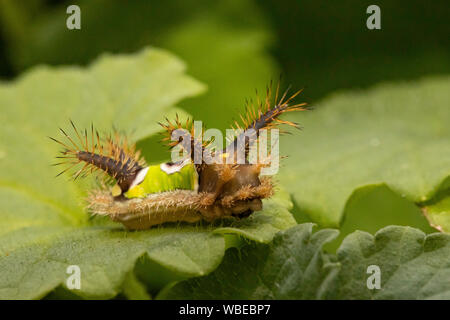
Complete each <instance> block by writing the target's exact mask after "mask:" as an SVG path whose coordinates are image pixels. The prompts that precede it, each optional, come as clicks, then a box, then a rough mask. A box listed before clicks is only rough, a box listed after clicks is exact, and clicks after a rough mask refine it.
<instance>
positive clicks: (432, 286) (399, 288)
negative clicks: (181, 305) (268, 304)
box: [159, 224, 450, 299]
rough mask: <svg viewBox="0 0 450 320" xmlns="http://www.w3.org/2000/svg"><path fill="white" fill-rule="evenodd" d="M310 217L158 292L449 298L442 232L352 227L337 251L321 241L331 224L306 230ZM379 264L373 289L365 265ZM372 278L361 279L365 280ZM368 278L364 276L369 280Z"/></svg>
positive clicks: (449, 269)
mask: <svg viewBox="0 0 450 320" xmlns="http://www.w3.org/2000/svg"><path fill="white" fill-rule="evenodd" d="M311 229H312V225H311V224H302V225H298V226H295V227H293V228H291V229H288V230H286V231H282V232H280V233H279V234H278V235H277V236H276V237H275V238H274V240H273V243H272V244H270V245H263V244H254V245H252V246H249V247H246V248H243V249H241V250H240V251H238V250H237V249H232V250H229V251H227V253H226V256H225V258H224V260H223V262H222V264H221V265H220V266H219V267H218V268H217V270H215V271H214V272H213V273H211V274H210V275H208V276H205V277H201V278H193V279H189V280H186V281H183V282H180V283H178V284H176V285H175V286H173V287H172V288H168V289H166V290H165V291H163V292H162V293H161V294H160V296H159V298H168V299H179V298H181V299H237V298H238V299H449V298H450V280H449V279H450V262H449V259H448V256H449V254H450V236H449V235H445V234H438V233H435V234H432V235H428V236H426V235H425V234H424V233H423V232H421V231H420V230H417V229H413V228H409V227H400V226H389V227H386V228H384V229H382V230H380V231H379V232H377V233H376V235H375V236H372V235H370V234H368V233H366V232H361V231H357V232H354V233H352V234H350V235H349V236H347V237H346V239H345V240H344V242H343V243H342V245H341V246H340V248H339V250H338V252H337V255H331V254H325V253H324V252H323V251H322V249H321V248H322V246H323V244H325V243H326V242H328V241H330V240H331V239H333V238H334V237H335V236H336V234H337V231H336V230H331V229H323V230H320V231H317V232H315V233H313V234H312V233H311ZM373 265H376V266H378V267H379V269H380V275H381V276H380V285H381V287H380V289H376V288H375V289H369V288H368V286H367V282H368V278H369V277H370V276H371V275H372V274H373V273H372V272H370V273H368V272H367V270H368V267H369V266H373ZM371 281H372V280H371V279H369V282H371ZM371 283H372V282H371Z"/></svg>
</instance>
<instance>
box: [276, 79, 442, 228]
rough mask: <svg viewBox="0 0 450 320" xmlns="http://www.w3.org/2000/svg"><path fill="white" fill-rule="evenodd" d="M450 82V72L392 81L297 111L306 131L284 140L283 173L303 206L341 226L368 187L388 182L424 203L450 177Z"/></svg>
mask: <svg viewBox="0 0 450 320" xmlns="http://www.w3.org/2000/svg"><path fill="white" fill-rule="evenodd" d="M449 85H450V78H448V77H436V78H428V79H424V80H421V81H417V82H409V83H400V84H392V83H386V84H382V85H378V86H377V87H375V88H373V89H371V90H368V91H357V92H341V93H336V94H334V95H332V96H330V97H329V98H327V99H325V100H324V101H322V102H320V103H318V105H317V107H318V108H317V109H315V110H313V111H309V112H302V113H297V115H294V114H292V116H291V117H290V119H291V120H294V121H298V122H300V123H301V124H302V126H303V127H304V130H303V131H302V134H300V135H293V136H289V137H285V138H284V139H283V140H282V141H281V143H280V146H281V149H283V150H284V151H282V154H285V155H288V156H289V158H288V159H287V160H286V162H285V165H284V167H283V168H281V170H280V176H279V179H280V181H281V183H282V184H283V186H284V187H286V189H287V190H290V191H291V192H292V194H293V199H294V201H295V204H296V206H297V207H298V208H299V210H300V211H301V212H302V213H303V214H305V215H306V216H308V217H309V219H312V220H313V221H314V222H317V223H319V224H320V225H322V226H335V227H336V226H339V224H340V223H341V221H342V219H343V215H344V210H345V207H346V203H347V201H348V199H349V198H350V196H351V195H352V194H354V193H355V192H357V191H359V190H363V188H367V187H370V186H372V187H373V186H378V185H382V184H385V185H386V186H387V187H388V188H389V189H391V190H392V191H394V192H395V193H396V194H397V195H399V196H401V197H403V198H405V199H406V200H408V201H412V202H414V203H417V204H421V203H423V202H425V201H427V200H429V199H431V198H432V197H433V196H434V195H435V194H436V192H437V191H438V190H439V188H440V185H441V183H442V181H443V180H444V179H445V178H446V177H448V176H449V175H450V144H449V143H448V141H449V138H450V127H449V126H448V119H450V109H449V108H448V106H449V104H450V91H449V90H447V88H448V87H449ZM299 159H301V162H299Z"/></svg>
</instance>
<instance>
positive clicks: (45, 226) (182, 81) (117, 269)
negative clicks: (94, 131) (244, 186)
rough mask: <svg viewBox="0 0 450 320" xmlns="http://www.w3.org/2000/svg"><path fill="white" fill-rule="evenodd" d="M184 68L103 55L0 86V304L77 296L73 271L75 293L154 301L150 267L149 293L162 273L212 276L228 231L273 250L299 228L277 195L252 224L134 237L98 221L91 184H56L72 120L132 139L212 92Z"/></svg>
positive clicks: (154, 55) (152, 54) (168, 60)
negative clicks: (86, 200)
mask: <svg viewBox="0 0 450 320" xmlns="http://www.w3.org/2000/svg"><path fill="white" fill-rule="evenodd" d="M183 71H184V65H183V63H182V62H180V60H178V59H177V58H175V57H174V56H172V55H171V54H169V53H167V52H164V51H161V50H156V49H149V50H144V51H142V52H141V53H139V54H134V55H129V56H121V55H119V56H109V55H108V56H103V57H102V58H100V59H99V60H98V61H96V62H95V63H94V64H92V65H91V66H90V67H88V68H79V67H57V68H50V67H38V68H36V69H35V70H33V71H31V72H29V73H27V74H25V75H24V76H22V77H21V78H20V79H18V80H17V81H16V82H13V83H4V84H2V85H0V105H1V106H2V117H1V126H0V135H1V136H2V137H3V139H2V140H1V142H0V269H1V270H2V272H1V274H0V298H2V299H35V298H41V297H44V296H46V295H47V294H49V293H51V292H53V294H51V295H50V297H52V298H57V297H58V296H69V295H70V294H67V291H68V290H69V289H68V287H67V284H66V281H67V279H68V277H69V276H70V274H68V273H67V272H66V271H67V267H68V266H70V265H77V266H79V267H80V270H81V288H80V289H73V290H70V293H72V294H73V296H78V297H83V298H111V297H114V296H116V295H117V294H119V293H121V292H122V293H123V294H124V295H125V296H128V297H135V298H148V297H149V295H148V293H146V292H145V290H144V288H143V287H142V283H141V282H140V280H139V279H137V278H133V275H134V270H135V267H136V265H137V264H140V262H141V261H143V260H145V261H147V262H150V263H151V265H152V266H151V268H148V269H146V268H145V267H144V270H143V271H144V273H145V274H146V276H147V277H148V278H149V279H150V284H152V283H153V284H155V283H156V284H155V286H163V285H165V284H166V283H160V280H161V279H162V278H163V277H162V275H168V277H167V279H168V280H167V281H170V280H171V279H173V278H176V279H186V278H188V277H192V276H200V275H205V274H207V273H209V272H211V271H212V270H214V269H215V268H216V266H217V265H218V264H219V263H220V261H221V259H222V257H223V255H224V251H225V248H226V241H225V237H224V236H223V235H222V233H226V234H228V235H230V234H242V235H244V236H247V237H249V238H252V239H257V240H260V241H265V242H268V241H270V240H271V239H272V236H273V235H274V234H275V233H276V232H277V231H279V230H281V229H284V228H287V227H289V226H292V225H294V224H295V220H294V219H293V217H292V215H291V214H290V213H289V212H288V210H287V209H284V208H290V207H292V203H291V202H290V200H289V199H286V198H283V195H282V194H280V195H279V196H278V197H279V198H277V197H274V198H273V199H271V200H268V201H266V202H265V204H264V206H265V209H264V210H263V211H262V212H260V213H258V215H256V216H255V217H250V218H249V219H248V220H247V221H246V222H245V221H244V220H242V221H239V222H236V223H235V222H234V221H233V220H231V221H223V222H222V223H220V225H208V224H206V223H203V224H197V225H186V224H169V225H165V226H161V227H158V228H152V229H150V230H146V231H140V232H128V231H125V230H124V228H123V227H122V226H121V225H120V224H115V223H112V222H109V221H107V220H105V219H101V218H95V219H89V216H88V214H87V213H86V211H85V209H84V205H83V197H84V196H85V194H86V190H87V189H88V188H90V187H92V186H91V184H92V183H91V182H92V181H89V180H88V181H84V182H82V183H81V181H77V182H74V181H70V180H69V181H67V178H66V179H64V178H61V177H59V178H55V174H56V173H57V172H58V171H57V169H56V168H54V167H51V166H50V163H51V162H52V160H53V158H54V156H55V155H56V154H57V151H58V148H59V147H58V146H57V145H56V143H54V142H52V141H50V140H49V139H47V138H46V136H47V135H55V134H56V133H57V129H58V126H63V127H64V126H66V125H68V119H69V118H71V119H73V120H74V122H75V123H77V124H78V125H79V127H85V126H89V124H90V122H91V121H93V122H94V123H95V125H96V127H98V128H99V129H100V130H107V129H110V128H111V126H112V125H113V124H114V125H115V126H116V127H118V128H119V129H125V130H130V131H131V130H134V132H132V133H133V135H132V138H134V139H138V138H141V137H145V136H147V135H149V134H152V133H155V132H156V131H157V130H159V128H158V127H157V125H156V121H158V120H160V119H161V118H163V116H168V117H170V116H171V115H172V116H173V115H174V113H175V111H176V108H173V105H174V104H175V103H177V102H178V101H179V100H180V99H183V98H185V97H188V96H192V95H195V94H198V93H200V92H201V91H202V90H203V86H202V85H201V84H200V83H198V82H197V81H196V80H194V79H192V78H191V77H189V76H186V75H185V74H184V73H183ZM230 226H232V227H233V228H231V229H223V230H221V229H220V228H221V227H226V228H228V227H230ZM216 230H217V231H216ZM236 237H237V236H236ZM141 271H142V270H141ZM147 280H148V279H147ZM146 282H148V281H146ZM55 289H57V290H56V291H53V290H55ZM61 291H62V294H61V295H59V294H60V293H61ZM64 291H65V292H64Z"/></svg>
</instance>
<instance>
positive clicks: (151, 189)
mask: <svg viewBox="0 0 450 320" xmlns="http://www.w3.org/2000/svg"><path fill="white" fill-rule="evenodd" d="M300 92H301V90H300V91H298V92H296V93H295V94H293V95H292V96H290V97H287V91H286V92H285V93H284V94H283V95H282V96H281V98H280V99H278V93H279V85H278V86H277V88H276V90H275V94H274V96H272V89H271V86H269V87H268V89H267V92H266V95H265V97H264V99H261V100H260V99H258V100H257V102H255V103H247V108H246V113H245V114H244V115H241V116H240V118H241V120H242V123H240V124H239V123H237V122H235V125H234V127H233V129H234V130H236V132H238V133H237V134H236V135H235V137H234V139H233V140H232V141H231V142H230V143H229V144H228V145H227V148H225V149H224V150H217V149H213V148H210V146H211V142H203V141H202V139H199V138H198V137H195V134H194V125H193V123H194V122H193V121H189V119H188V120H187V122H186V123H181V121H180V120H179V119H178V117H177V118H176V119H175V120H174V121H172V122H171V121H169V120H168V119H166V121H167V122H166V123H164V124H161V123H160V125H161V126H162V127H163V128H164V129H165V134H166V137H165V138H164V139H163V141H165V142H166V143H168V145H169V147H171V148H174V147H175V146H179V147H181V148H182V149H183V150H185V151H187V152H186V154H187V156H186V157H185V158H184V159H181V160H179V161H176V162H167V163H162V164H160V165H150V166H149V165H146V164H145V161H143V159H142V158H141V157H140V153H139V151H136V150H135V145H134V144H130V143H129V142H128V141H127V140H126V139H125V138H123V137H121V136H120V135H119V134H114V135H112V136H108V137H106V138H102V137H101V136H100V135H99V133H98V132H97V131H95V130H94V128H93V126H91V128H90V129H89V130H84V132H83V131H79V130H78V129H77V128H76V126H75V125H74V123H73V122H72V121H71V125H72V128H73V131H74V135H73V136H72V137H71V136H70V135H68V134H67V133H66V132H65V131H64V130H62V129H60V130H61V132H62V134H63V136H64V138H65V139H64V140H65V141H59V140H56V139H54V138H51V139H52V140H54V141H56V142H57V143H59V144H60V145H62V146H63V150H62V151H61V155H60V156H58V157H57V158H60V159H63V161H62V162H60V163H57V165H59V164H66V165H68V167H67V168H66V169H65V170H64V171H63V172H66V171H68V170H69V169H71V168H73V167H76V166H77V165H80V164H81V167H80V168H79V169H78V170H77V171H75V173H73V177H74V178H75V179H76V178H77V177H79V176H84V175H87V174H92V173H94V172H95V171H99V172H101V173H102V174H104V176H105V177H106V178H107V179H109V180H110V181H113V182H115V183H116V184H115V187H107V185H108V184H104V185H105V186H104V187H102V188H100V189H99V190H94V191H91V192H90V194H89V196H88V198H87V201H88V210H89V211H90V212H91V213H92V214H97V215H104V216H109V217H110V218H111V219H112V220H113V221H117V222H121V223H122V224H123V225H125V226H126V227H127V228H128V229H131V230H136V229H148V228H150V227H151V226H153V225H159V224H162V223H165V222H196V221H199V220H202V219H203V220H206V221H213V220H215V219H221V218H225V217H232V216H233V217H240V218H242V217H246V216H248V215H250V214H251V213H252V212H254V211H259V210H261V209H262V199H266V198H269V197H270V196H271V195H272V194H273V182H272V180H271V178H270V176H261V170H262V168H264V167H265V166H267V161H261V160H259V159H258V161H256V163H252V162H250V161H249V159H248V158H249V151H250V149H251V148H252V147H253V146H254V145H255V142H257V141H258V139H259V138H260V133H261V132H262V131H263V130H265V129H273V128H276V127H277V126H278V125H280V124H286V125H289V126H293V127H298V125H297V124H296V123H293V122H290V121H287V120H281V119H279V118H278V117H279V116H280V115H281V114H283V113H286V112H290V111H300V110H305V109H306V108H305V106H306V103H300V104H291V102H292V101H293V99H294V98H295V97H296V96H297V95H298V94H299V93H300ZM177 130H183V131H182V132H184V133H183V134H181V135H179V136H178V138H177V139H176V140H175V141H173V134H174V132H175V131H177ZM200 138H202V137H200ZM240 142H242V143H240ZM239 147H243V148H244V151H243V155H244V156H243V159H242V157H239V156H238V150H239ZM230 150H231V151H230ZM205 151H209V152H205ZM199 154H200V155H204V154H209V155H210V157H209V158H208V157H200V159H201V160H200V161H199V162H198V161H195V160H196V159H197V158H198V157H197V156H198V155H199ZM211 157H213V158H214V159H215V160H216V161H211V159H212V158H211ZM269 157H270V155H269ZM239 158H241V159H239ZM217 159H219V160H221V161H217ZM239 160H240V161H239ZM265 160H267V159H265ZM63 172H61V173H60V174H62V173H63Z"/></svg>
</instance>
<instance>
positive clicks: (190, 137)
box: [158, 114, 212, 160]
mask: <svg viewBox="0 0 450 320" xmlns="http://www.w3.org/2000/svg"><path fill="white" fill-rule="evenodd" d="M165 120H166V123H161V122H158V124H159V125H160V126H161V127H163V128H164V132H163V135H164V137H163V139H162V142H164V143H166V144H167V145H168V146H169V148H170V149H173V148H175V147H176V146H177V145H179V144H181V146H187V144H189V148H190V154H189V156H190V157H191V159H192V160H194V157H195V152H202V153H203V151H204V150H205V149H206V148H208V147H209V146H210V145H211V143H212V140H208V141H203V137H204V132H205V127H204V126H203V127H202V129H201V133H200V137H197V136H196V134H197V133H196V132H195V131H194V120H193V119H190V118H187V119H186V122H184V123H183V122H181V121H180V118H179V117H178V114H177V115H176V117H175V120H174V121H173V122H171V121H170V120H169V119H168V118H165ZM176 130H180V131H179V132H178V140H172V135H173V133H174V132H175V131H176ZM185 143H186V145H185Z"/></svg>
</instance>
